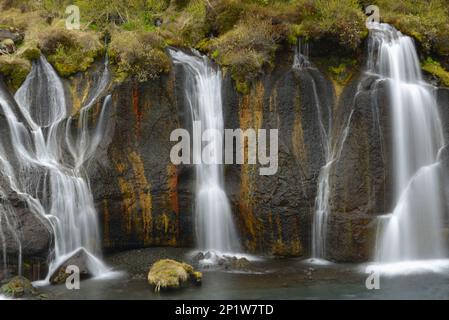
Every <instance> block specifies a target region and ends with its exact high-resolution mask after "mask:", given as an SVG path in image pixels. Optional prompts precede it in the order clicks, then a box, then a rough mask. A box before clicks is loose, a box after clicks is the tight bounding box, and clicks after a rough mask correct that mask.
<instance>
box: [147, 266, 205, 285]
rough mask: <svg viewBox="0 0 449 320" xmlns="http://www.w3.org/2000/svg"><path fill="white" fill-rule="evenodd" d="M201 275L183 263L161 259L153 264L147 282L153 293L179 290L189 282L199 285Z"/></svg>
mask: <svg viewBox="0 0 449 320" xmlns="http://www.w3.org/2000/svg"><path fill="white" fill-rule="evenodd" d="M202 277H203V275H202V273H201V272H199V271H195V270H194V269H193V267H192V266H191V265H189V264H187V263H184V262H178V261H175V260H171V259H163V260H159V261H157V262H155V263H154V264H153V265H152V266H151V268H150V271H149V273H148V282H149V284H151V285H152V286H154V291H156V292H159V291H160V290H161V289H162V290H166V289H179V288H181V286H182V285H184V284H187V283H188V280H191V282H193V283H194V284H201V282H202Z"/></svg>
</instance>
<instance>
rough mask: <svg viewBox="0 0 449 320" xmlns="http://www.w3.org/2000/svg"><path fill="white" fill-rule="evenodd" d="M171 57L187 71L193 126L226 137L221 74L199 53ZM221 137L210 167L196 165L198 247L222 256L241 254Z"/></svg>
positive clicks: (214, 139) (212, 148)
mask: <svg viewBox="0 0 449 320" xmlns="http://www.w3.org/2000/svg"><path fill="white" fill-rule="evenodd" d="M170 54H171V56H172V58H173V61H174V63H177V64H180V65H182V66H183V68H184V70H185V77H186V78H185V86H186V89H185V96H186V98H187V101H188V103H189V107H190V112H191V117H192V120H193V122H194V124H193V125H194V126H195V125H196V124H195V122H196V123H200V125H201V133H204V132H206V131H207V130H209V129H214V130H218V132H221V133H223V130H224V128H223V110H222V98H221V83H222V79H221V73H220V71H219V70H216V69H215V68H214V67H213V66H212V65H211V63H210V62H209V60H208V59H207V57H205V56H201V55H200V54H198V53H196V52H194V53H193V55H188V54H186V53H184V52H182V51H174V50H170ZM222 136H223V135H222ZM222 136H221V137H220V136H217V135H212V136H211V137H210V140H209V143H208V145H207V149H208V151H209V154H208V158H209V163H211V164H206V163H205V162H204V161H201V163H200V164H197V165H196V199H195V215H196V232H197V241H198V246H199V248H200V250H205V251H213V252H219V253H225V252H236V250H239V241H238V237H237V233H236V230H235V227H234V222H233V220H232V213H231V207H230V204H229V201H228V198H227V196H226V193H225V191H224V179H223V166H222V165H221V164H222V146H223V141H222V140H220V139H222ZM197 138H198V137H193V139H197ZM203 147H205V145H203ZM201 149H202V148H197V149H196V150H195V148H194V150H193V153H194V154H193V158H194V159H195V158H196V159H201V158H202V157H201V155H202V150H201ZM203 158H204V157H203ZM203 160H204V159H203Z"/></svg>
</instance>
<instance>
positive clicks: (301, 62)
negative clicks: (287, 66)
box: [292, 38, 312, 70]
mask: <svg viewBox="0 0 449 320" xmlns="http://www.w3.org/2000/svg"><path fill="white" fill-rule="evenodd" d="M311 66H312V64H311V63H310V61H309V43H308V42H307V41H304V40H303V39H302V38H298V39H297V44H296V46H295V55H294V56H293V66H292V67H293V69H297V70H301V69H303V68H309V67H311Z"/></svg>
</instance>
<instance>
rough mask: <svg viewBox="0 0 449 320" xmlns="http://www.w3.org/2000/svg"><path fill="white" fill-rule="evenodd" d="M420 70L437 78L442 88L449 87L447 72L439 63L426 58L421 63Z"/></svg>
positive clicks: (448, 73) (448, 74)
mask: <svg viewBox="0 0 449 320" xmlns="http://www.w3.org/2000/svg"><path fill="white" fill-rule="evenodd" d="M422 69H423V70H424V71H426V72H428V73H430V74H433V75H435V76H436V77H438V78H439V79H440V81H441V84H442V85H443V86H446V87H449V71H447V70H445V69H444V68H443V67H442V66H441V64H440V63H439V62H437V61H434V60H432V58H427V60H425V61H424V62H423V63H422Z"/></svg>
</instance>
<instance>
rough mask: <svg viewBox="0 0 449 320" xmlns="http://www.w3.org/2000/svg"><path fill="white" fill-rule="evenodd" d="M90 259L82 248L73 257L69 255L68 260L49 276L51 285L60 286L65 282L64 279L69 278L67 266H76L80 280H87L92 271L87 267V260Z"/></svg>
mask: <svg viewBox="0 0 449 320" xmlns="http://www.w3.org/2000/svg"><path fill="white" fill-rule="evenodd" d="M90 259H92V258H91V257H90V255H89V253H87V251H86V250H85V249H83V248H81V249H79V250H77V251H75V253H74V254H73V255H71V256H70V257H69V258H68V259H66V260H65V261H64V262H63V263H62V264H61V265H60V266H59V267H58V268H56V270H55V271H54V272H53V274H52V275H51V276H50V283H51V284H61V283H64V282H65V281H66V279H67V278H68V277H69V276H70V273H67V272H66V270H67V267H68V266H77V267H78V268H79V272H80V279H88V278H91V277H92V276H93V274H92V271H91V269H90V267H89V260H90Z"/></svg>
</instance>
